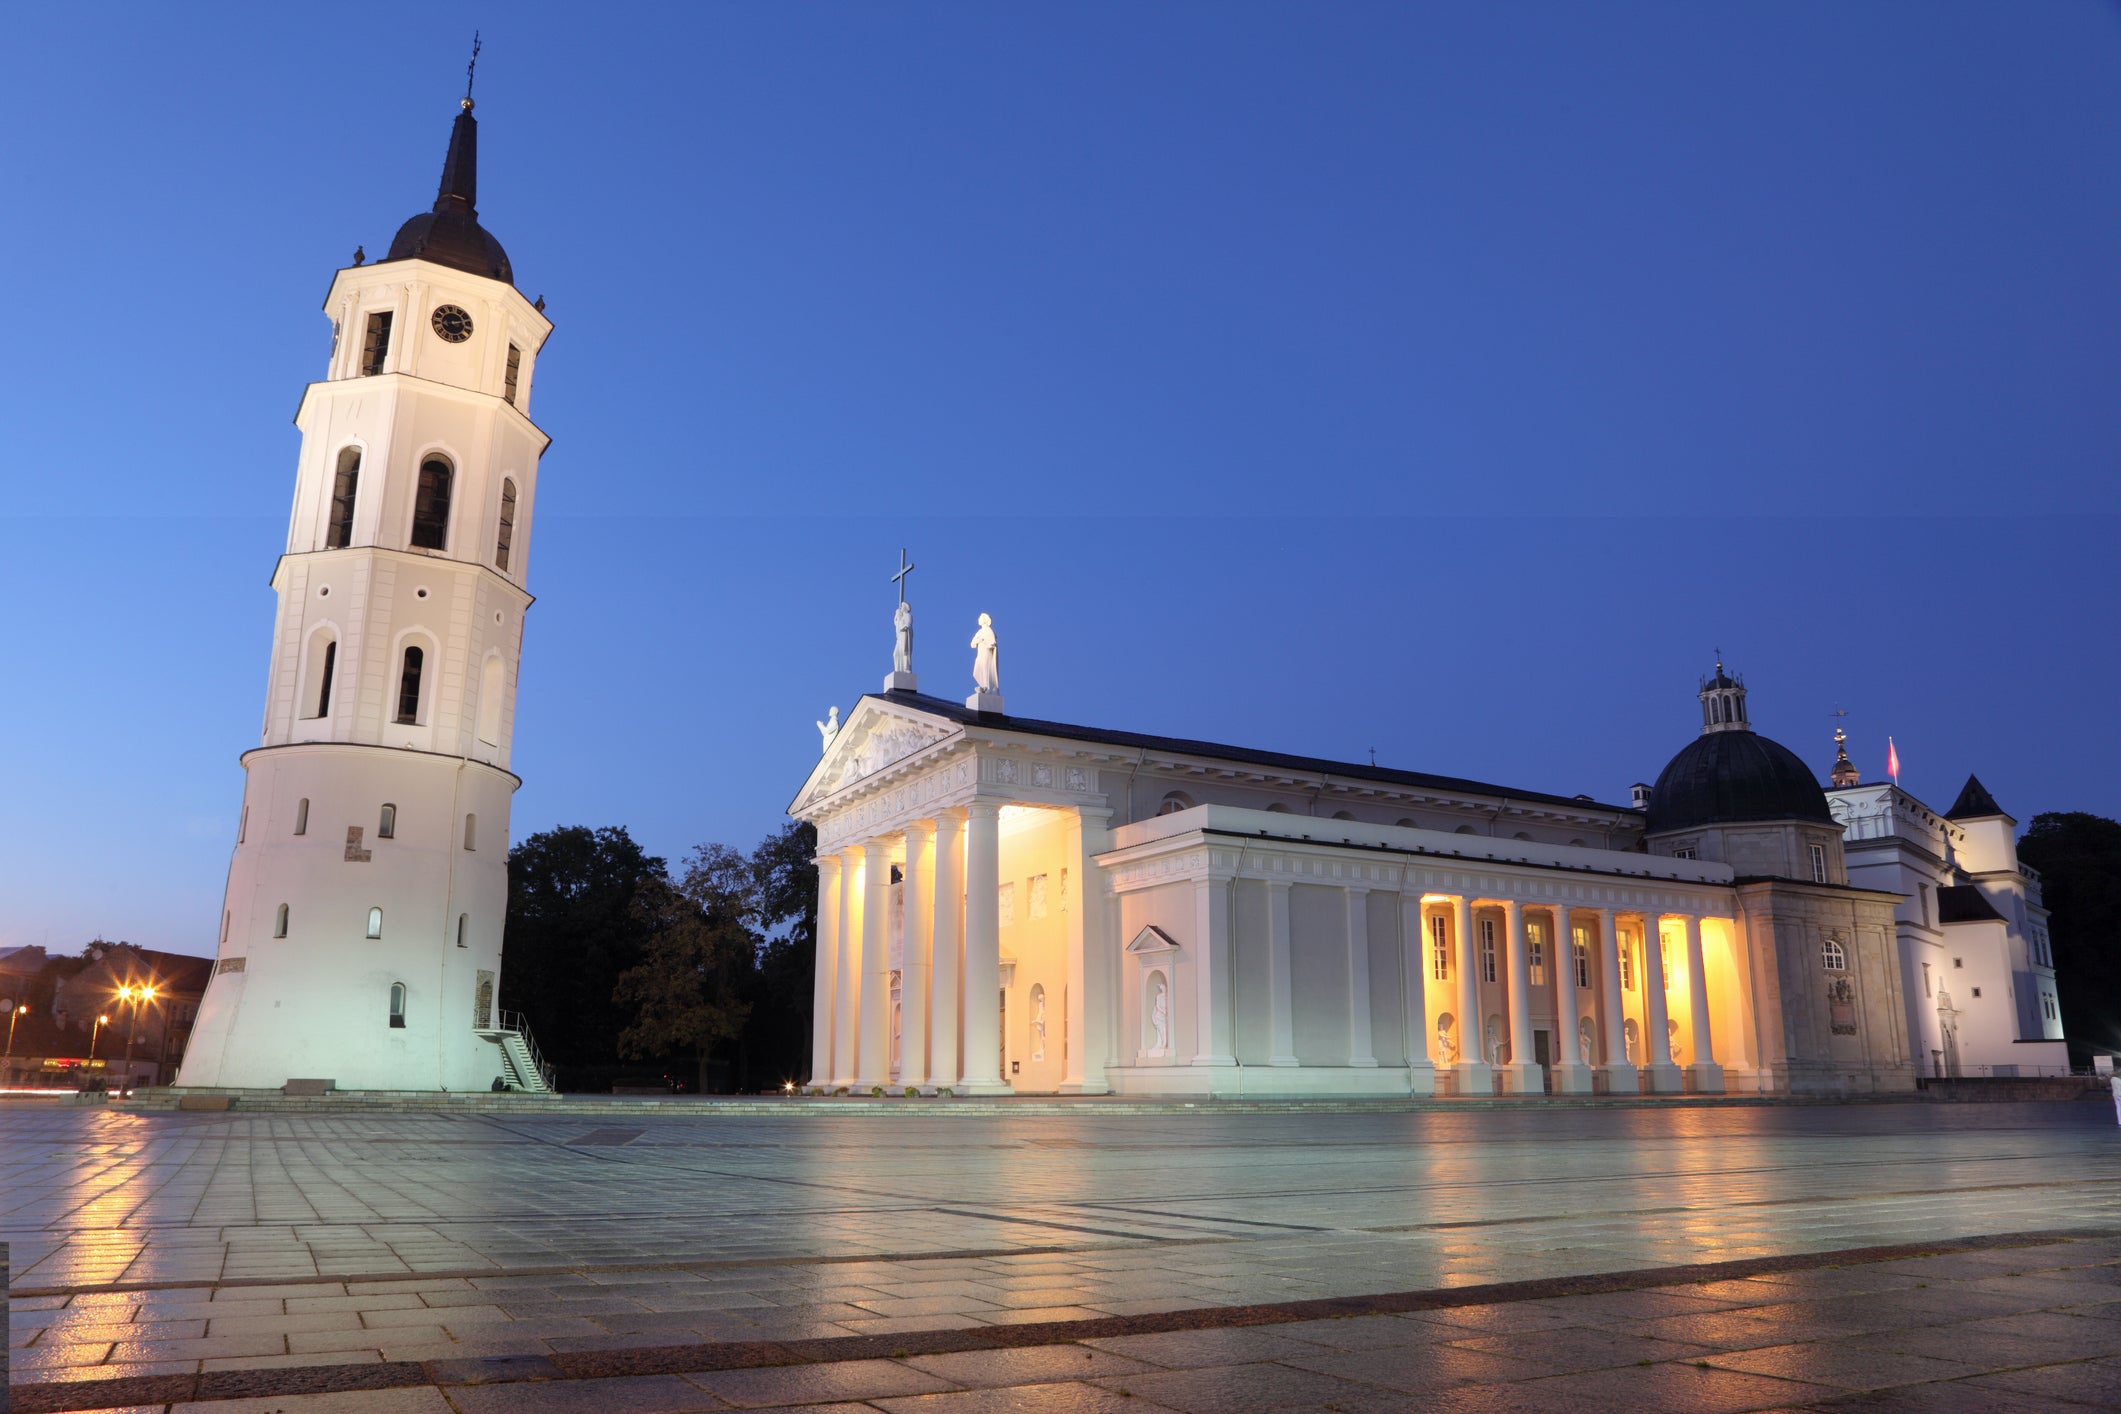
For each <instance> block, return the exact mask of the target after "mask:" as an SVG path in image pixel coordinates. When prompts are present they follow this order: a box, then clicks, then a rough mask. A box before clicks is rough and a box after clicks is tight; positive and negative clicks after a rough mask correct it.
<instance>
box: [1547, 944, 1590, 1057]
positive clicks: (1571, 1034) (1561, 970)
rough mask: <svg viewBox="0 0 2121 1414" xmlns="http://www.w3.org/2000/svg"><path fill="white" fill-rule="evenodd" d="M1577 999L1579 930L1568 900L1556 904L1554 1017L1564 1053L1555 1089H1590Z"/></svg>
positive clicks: (1562, 1053) (1559, 1042) (1562, 1052)
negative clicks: (1571, 922) (1573, 925)
mask: <svg viewBox="0 0 2121 1414" xmlns="http://www.w3.org/2000/svg"><path fill="white" fill-rule="evenodd" d="M1579 1005H1580V1003H1579V1002H1578V1001H1577V999H1576V934H1575V933H1574V932H1573V931H1572V930H1571V929H1570V927H1569V909H1568V905H1567V904H1560V903H1557V904H1555V905H1554V1021H1555V1027H1556V1037H1557V1041H1558V1044H1559V1045H1560V1048H1561V1054H1560V1055H1558V1056H1556V1057H1554V1093H1555V1094H1557V1095H1588V1094H1590V1093H1591V1068H1590V1067H1589V1066H1587V1065H1585V1064H1584V1063H1583V1038H1582V1037H1581V1036H1580V1035H1579V1034H1578V1032H1579V1027H1578V1021H1577V1010H1576V1009H1577V1007H1578V1006H1579Z"/></svg>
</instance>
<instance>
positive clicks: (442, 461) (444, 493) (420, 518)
mask: <svg viewBox="0 0 2121 1414" xmlns="http://www.w3.org/2000/svg"><path fill="white" fill-rule="evenodd" d="M455 479H456V472H455V470H454V468H452V467H451V466H450V464H449V461H448V459H447V458H445V457H429V458H428V459H427V460H426V461H423V462H421V463H420V484H419V488H418V489H417V490H416V491H415V492H414V493H413V498H412V543H413V545H414V547H415V548H417V549H421V550H446V549H448V548H449V487H450V482H452V481H453V480H455Z"/></svg>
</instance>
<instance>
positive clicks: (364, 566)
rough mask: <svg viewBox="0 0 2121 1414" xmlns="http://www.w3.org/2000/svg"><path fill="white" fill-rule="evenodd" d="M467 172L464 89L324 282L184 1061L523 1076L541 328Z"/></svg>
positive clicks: (424, 1080) (462, 1084) (234, 1068)
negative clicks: (515, 881)
mask: <svg viewBox="0 0 2121 1414" xmlns="http://www.w3.org/2000/svg"><path fill="white" fill-rule="evenodd" d="M477 195H478V122H477V120H476V119H475V118H474V117H473V116H472V101H471V99H470V97H469V96H468V95H467V96H466V98H465V99H464V100H463V105H462V109H461V111H460V112H459V113H458V114H457V116H456V120H455V124H454V126H453V127H452V129H451V131H450V136H449V150H448V155H447V157H446V158H445V159H444V162H443V165H442V180H441V185H440V190H439V191H438V192H437V194H436V197H435V202H434V205H433V207H432V208H430V209H429V210H427V211H423V212H421V213H419V214H418V215H416V216H414V217H413V218H412V219H411V220H409V221H407V222H405V224H404V225H403V226H402V227H400V228H399V230H398V233H397V236H396V238H395V239H394V240H393V241H392V242H391V244H390V248H389V253H388V254H386V255H385V256H384V257H383V258H382V259H381V260H379V261H376V262H374V263H372V264H371V263H368V262H367V261H366V260H365V257H364V253H363V252H361V251H359V250H357V251H356V252H355V253H354V261H353V264H352V265H350V266H348V267H347V268H345V269H343V270H340V271H338V272H337V274H336V275H335V276H334V277H333V279H332V284H331V290H330V293H329V294H328V295H327V296H326V298H325V302H324V310H325V313H326V314H327V315H328V316H329V318H330V319H331V324H332V336H333V337H332V351H331V356H330V359H329V362H328V364H327V366H326V368H325V372H324V378H323V381H321V382H317V383H312V384H310V385H309V387H308V389H307V391H306V392H305V393H304V394H303V398H302V404H301V408H300V410H299V411H298V412H297V413H296V415H295V425H296V426H297V427H298V428H300V429H301V433H302V443H301V451H300V454H299V457H298V460H297V463H296V468H295V484H294V508H293V513H292V515H291V517H290V519H289V523H288V530H287V543H286V547H285V551H284V553H282V554H281V556H280V558H279V561H278V563H277V564H276V565H275V567H274V570H273V576H272V586H273V590H274V592H275V593H276V594H277V595H278V596H279V610H278V614H277V617H276V619H275V622H274V627H273V638H272V646H271V664H270V668H269V671H268V674H267V678H266V692H265V719H264V730H263V736H262V740H261V742H260V744H259V745H258V746H257V747H255V748H253V749H252V750H250V751H247V752H245V753H244V755H243V757H242V762H243V770H244V791H243V810H242V815H241V817H240V820H239V823H238V825H237V832H236V847H235V854H234V857H233V859H232V860H231V862H230V865H229V872H228V886H227V895H226V899H225V902H224V904H223V907H222V914H221V918H220V938H219V947H218V950H217V961H216V963H215V967H214V976H213V980H212V982H211V983H210V984H209V986H208V989H207V992H206V997H205V1000H204V1002H203V1003H202V1005H201V1009H200V1014H199V1019H198V1023H197V1025H196V1028H195V1029H194V1031H193V1035H192V1041H191V1044H190V1046H189V1048H188V1050H187V1054H186V1056H185V1060H184V1065H183V1070H182V1073H181V1075H180V1078H179V1081H178V1083H179V1084H181V1085H214V1086H244V1087H268V1086H269V1087H277V1086H279V1085H280V1084H282V1083H283V1082H284V1081H286V1080H288V1079H290V1078H319V1079H330V1080H335V1081H336V1082H337V1083H338V1085H339V1086H340V1087H341V1088H344V1089H397V1090H465V1089H476V1090H485V1089H488V1088H489V1087H490V1086H491V1085H492V1083H493V1081H494V1080H495V1079H496V1078H504V1079H507V1080H508V1081H510V1082H511V1083H518V1084H533V1085H534V1084H537V1083H539V1082H537V1081H535V1080H533V1079H532V1077H531V1076H529V1075H524V1074H521V1073H520V1072H521V1071H522V1070H524V1069H529V1070H531V1071H533V1072H534V1071H535V1067H534V1066H528V1067H525V1066H519V1065H515V1064H512V1063H511V1062H510V1061H509V1059H507V1056H508V1055H509V1054H510V1053H511V1048H510V1046H509V1045H508V1044H506V1043H508V1042H509V1040H510V1037H509V1036H508V1035H507V1033H505V1032H503V1030H502V1029H501V1025H500V1021H501V1018H500V1014H499V1012H498V1010H497V1003H496V994H497V992H498V990H499V984H500V973H501V927H502V921H503V918H504V916H505V913H506V909H507V895H508V876H507V858H508V845H509V830H508V812H509V803H510V797H511V796H512V795H513V793H514V791H515V788H516V786H517V785H519V784H520V781H519V780H518V778H517V777H516V776H515V775H514V774H512V773H511V771H510V770H509V760H510V755H511V748H512V746H513V735H514V725H515V687H516V670H517V662H518V655H519V653H520V651H521V648H522V642H523V617H524V614H525V612H526V611H527V610H528V609H529V607H530V604H531V595H530V593H529V591H528V589H527V588H526V587H525V586H526V583H527V579H526V576H527V573H528V570H529V562H530V548H531V531H532V529H533V528H534V523H535V522H534V517H533V509H532V508H533V506H534V504H535V502H536V497H537V478H538V459H539V457H540V456H541V455H542V454H543V452H544V450H545V447H546V444H547V442H548V440H549V439H548V438H547V437H546V436H545V434H544V433H543V432H542V431H540V430H539V429H538V427H537V425H536V424H535V423H533V422H532V421H531V420H530V415H529V410H530V397H531V391H532V387H533V384H534V380H535V373H536V365H537V358H538V353H539V350H541V349H542V348H543V347H544V344H545V340H546V338H547V337H548V336H549V335H550V334H551V332H552V325H551V323H550V322H549V321H547V320H546V318H545V315H544V301H543V300H542V299H540V300H538V301H537V302H536V303H535V304H533V303H532V302H531V301H530V300H527V299H525V298H524V297H523V295H522V294H521V293H519V292H518V291H517V290H516V288H515V275H514V270H513V268H512V267H511V266H510V264H509V260H508V256H507V253H506V252H505V251H504V250H503V249H502V248H501V243H500V242H499V241H498V240H496V239H494V237H493V236H492V234H491V233H489V232H488V231H487V230H486V229H485V228H484V227H483V226H481V225H480V224H479V218H478V210H477ZM514 1053H520V1047H516V1048H514Z"/></svg>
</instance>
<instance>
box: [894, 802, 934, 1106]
mask: <svg viewBox="0 0 2121 1414" xmlns="http://www.w3.org/2000/svg"><path fill="white" fill-rule="evenodd" d="M905 875H906V882H905V885H904V888H905V891H906V908H905V918H906V923H905V927H906V937H905V943H906V950H905V960H904V962H903V963H902V964H901V966H900V969H899V987H898V995H899V1042H898V1083H899V1085H900V1086H901V1087H905V1086H912V1087H915V1088H918V1089H923V1090H925V1089H927V1088H928V1087H929V1080H928V979H929V962H928V957H929V951H928V933H929V930H930V929H931V928H933V927H934V926H935V915H934V910H932V909H931V908H929V907H928V899H929V898H930V897H931V896H932V894H933V893H934V890H935V826H934V825H932V824H930V823H929V822H928V821H926V820H915V821H913V822H912V823H911V824H909V825H907V826H906V868H905Z"/></svg>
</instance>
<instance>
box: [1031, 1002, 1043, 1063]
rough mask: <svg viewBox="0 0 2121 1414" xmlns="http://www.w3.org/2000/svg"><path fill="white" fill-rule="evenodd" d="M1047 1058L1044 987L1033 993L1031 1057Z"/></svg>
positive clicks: (1034, 1058)
mask: <svg viewBox="0 0 2121 1414" xmlns="http://www.w3.org/2000/svg"><path fill="white" fill-rule="evenodd" d="M1045 1058H1046V994H1045V992H1044V990H1043V989H1036V988H1035V989H1033V991H1032V993H1031V1059H1033V1060H1035V1061H1042V1060H1044V1059H1045Z"/></svg>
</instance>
